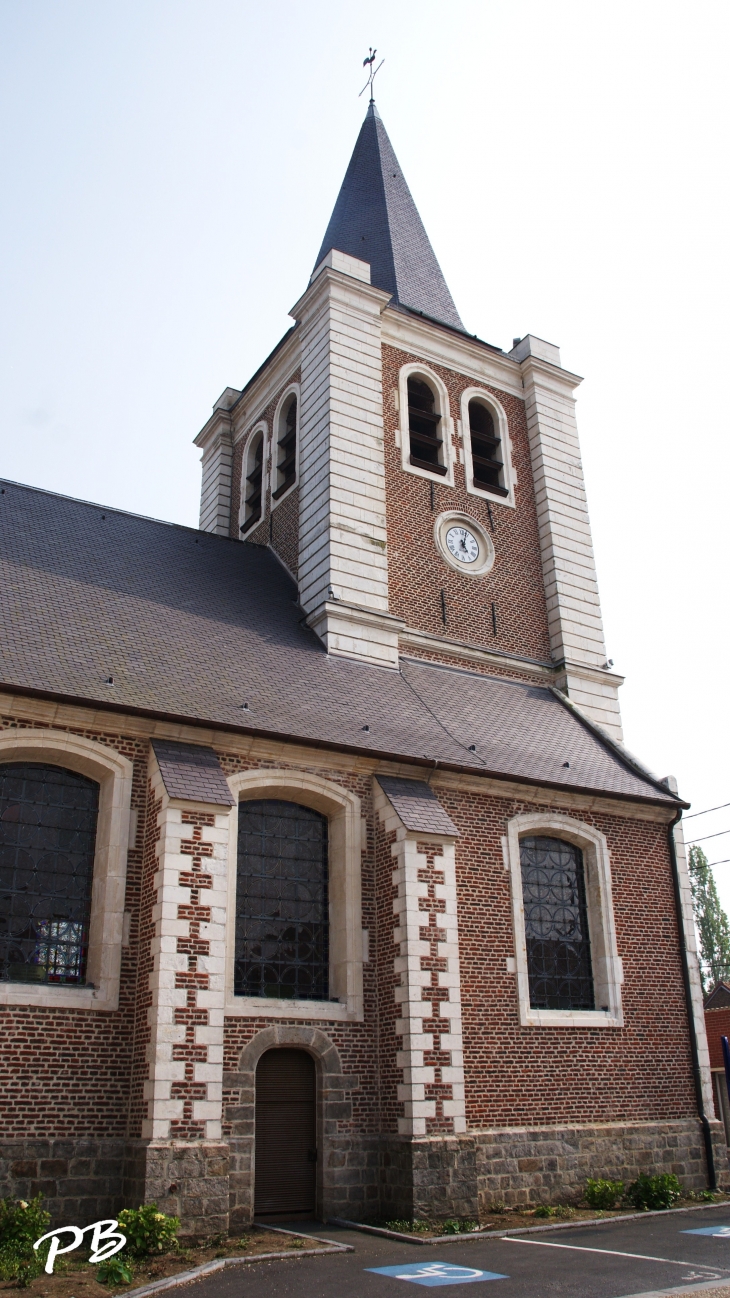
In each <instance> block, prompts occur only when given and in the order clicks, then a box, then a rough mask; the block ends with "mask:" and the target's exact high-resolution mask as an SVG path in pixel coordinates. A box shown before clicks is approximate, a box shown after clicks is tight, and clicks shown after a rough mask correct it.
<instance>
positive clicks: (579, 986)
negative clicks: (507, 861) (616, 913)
mask: <svg viewBox="0 0 730 1298" xmlns="http://www.w3.org/2000/svg"><path fill="white" fill-rule="evenodd" d="M520 862H521V866H522V894H523V901H524V907H525V938H526V942H527V970H528V977H529V983H530V1006H531V1007H532V1009H538V1010H592V1009H594V1008H595V1001H594V994H593V974H592V969H591V944H590V937H589V933H588V908H587V905H586V888H585V876H584V871H583V853H582V852H581V850H580V848H579V847H575V846H574V844H573V843H565V842H563V840H562V839H559V838H542V837H540V838H537V837H534V838H532V837H531V838H523V839H521V840H520Z"/></svg>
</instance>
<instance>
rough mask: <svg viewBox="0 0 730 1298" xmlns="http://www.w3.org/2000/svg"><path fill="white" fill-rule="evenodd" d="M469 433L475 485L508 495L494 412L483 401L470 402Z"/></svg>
mask: <svg viewBox="0 0 730 1298" xmlns="http://www.w3.org/2000/svg"><path fill="white" fill-rule="evenodd" d="M469 434H470V437H471V460H472V469H473V473H474V486H475V487H481V488H482V490H483V491H491V492H493V493H494V494H495V496H508V495H509V491H508V490H507V488H506V487H505V486H504V484H503V479H502V470H503V469H504V463H503V461H502V460H501V459H500V454H501V449H502V443H501V440H500V438H499V437H497V433H496V430H495V427H494V419H493V417H492V413H491V411H489V410H487V407H486V406H485V405H483V404H482V402H481V401H470V402H469Z"/></svg>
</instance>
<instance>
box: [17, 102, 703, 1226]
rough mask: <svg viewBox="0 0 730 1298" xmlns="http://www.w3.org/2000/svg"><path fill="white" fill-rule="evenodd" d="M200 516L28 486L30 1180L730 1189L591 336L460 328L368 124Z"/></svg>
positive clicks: (369, 1206)
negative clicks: (675, 1181)
mask: <svg viewBox="0 0 730 1298" xmlns="http://www.w3.org/2000/svg"><path fill="white" fill-rule="evenodd" d="M291 314H292V317H293V320H294V324H293V326H292V328H291V329H290V330H289V332H288V333H287V334H286V335H285V336H284V338H283V339H282V340H281V342H280V343H279V344H278V346H277V347H276V348H275V349H274V351H273V352H272V354H271V355H270V356H269V357H268V359H267V360H266V361H265V362H264V364H263V365H262V366H261V368H260V369H259V370H258V371H257V373H256V374H255V375H254V376H253V378H251V379H250V381H249V382H248V383H247V384H246V385H245V386H244V387H243V388H242V389H240V390H239V389H234V388H227V389H226V390H225V392H224V393H223V395H222V396H221V397H220V398H219V400H218V401H217V402H216V405H215V407H214V410H213V414H212V416H211V418H210V420H209V421H208V423H207V424H206V426H205V427H204V428H203V430H202V432H201V433H200V434H199V436H198V438H197V443H198V445H199V446H200V448H201V450H202V462H203V485H202V500H201V515H200V529H199V530H195V529H190V528H183V527H177V526H172V525H167V524H165V523H160V522H157V521H154V520H150V519H145V518H139V517H137V516H134V515H131V514H125V513H123V512H121V511H119V510H114V509H106V508H103V507H100V506H96V505H92V504H87V503H84V502H79V501H76V500H72V499H68V498H64V497H60V496H55V495H53V494H51V493H48V492H44V491H39V490H35V489H32V488H28V487H23V486H20V485H18V484H14V483H9V482H7V483H4V484H2V493H1V494H0V530H1V532H2V563H3V576H2V585H1V587H0V598H1V599H2V602H3V606H4V612H3V617H2V622H1V624H0V637H2V640H3V645H2V650H3V653H2V681H1V682H0V691H1V693H0V716H1V718H2V721H1V728H0V868H1V869H2V876H1V882H2V892H1V893H0V896H1V897H2V900H3V904H2V914H0V1030H1V1033H2V1041H3V1049H2V1052H0V1113H1V1114H2V1122H1V1124H0V1194H16V1195H21V1196H25V1197H27V1196H30V1195H32V1194H34V1193H36V1192H37V1191H38V1190H41V1191H43V1193H44V1194H45V1195H46V1198H47V1201H48V1204H49V1206H50V1208H51V1211H52V1212H53V1215H54V1219H55V1220H56V1221H57V1222H60V1221H64V1220H66V1221H68V1220H72V1221H74V1222H76V1221H77V1220H78V1221H79V1222H80V1219H81V1218H84V1219H85V1220H89V1221H90V1220H94V1219H96V1218H97V1217H99V1216H101V1215H103V1214H105V1213H113V1212H114V1211H115V1210H116V1209H118V1208H119V1207H121V1206H122V1205H123V1204H126V1205H130V1204H136V1203H138V1202H141V1201H143V1200H154V1201H155V1202H157V1204H158V1205H159V1207H160V1208H162V1209H163V1210H165V1211H166V1212H175V1213H178V1214H179V1215H180V1216H181V1217H182V1219H183V1224H184V1229H185V1230H187V1231H188V1232H193V1233H206V1234H211V1233H213V1232H215V1231H219V1230H225V1229H228V1228H229V1227H230V1228H231V1229H238V1228H240V1227H242V1226H244V1225H245V1224H246V1223H247V1222H249V1221H250V1220H251V1217H252V1214H253V1213H254V1212H256V1213H257V1214H260V1215H274V1216H276V1215H278V1216H279V1217H280V1219H283V1218H285V1217H286V1216H287V1215H290V1214H292V1213H295V1212H316V1213H317V1214H319V1215H320V1216H323V1217H333V1216H337V1217H344V1218H349V1219H361V1220H362V1219H365V1220H367V1219H368V1218H375V1217H378V1216H381V1217H383V1216H384V1217H395V1216H399V1217H403V1216H408V1217H410V1216H413V1215H416V1216H419V1215H421V1216H423V1215H434V1216H442V1217H443V1216H450V1215H455V1214H459V1215H469V1216H477V1214H478V1213H479V1211H480V1210H483V1209H485V1208H487V1207H488V1206H489V1204H490V1203H492V1202H494V1201H496V1200H502V1201H506V1202H508V1203H524V1202H535V1201H537V1200H545V1201H550V1200H551V1199H553V1200H563V1201H564V1200H565V1199H566V1198H569V1197H571V1196H572V1195H575V1194H577V1193H578V1192H579V1189H580V1187H581V1185H582V1183H583V1182H584V1180H585V1177H586V1176H590V1175H593V1176H603V1175H607V1176H612V1177H622V1178H623V1179H630V1178H632V1177H633V1176H634V1175H635V1174H636V1173H637V1172H638V1171H639V1170H647V1169H649V1170H652V1169H653V1170H657V1171H674V1172H676V1173H677V1174H678V1175H679V1176H680V1177H681V1179H682V1181H683V1183H684V1184H685V1186H687V1187H688V1188H700V1187H702V1186H704V1185H706V1184H708V1181H709V1183H713V1182H714V1180H715V1179H717V1180H725V1179H726V1169H727V1150H726V1146H725V1135H724V1128H723V1125H722V1123H721V1122H719V1121H718V1120H717V1118H716V1116H715V1110H714V1107H713V1096H712V1085H711V1078H710V1067H709V1056H708V1051H707V1040H706V1035H705V1029H704V1023H703V1012H702V999H701V990H700V984H699V977H698V970H697V957H696V951H695V944H694V929H693V923H692V915H691V899H690V891H689V884H688V878H687V872H686V864H685V858H684V851H683V847H682V839H681V829H680V825H679V817H680V815H681V811H682V809H683V807H684V806H686V804H685V803H683V802H682V801H681V799H680V798H679V796H678V794H677V792H676V789H675V787H674V785H673V782H672V781H671V780H659V779H657V778H656V777H654V776H653V775H652V774H651V773H650V772H648V771H647V770H646V769H645V768H644V767H643V766H642V765H641V763H640V762H639V761H638V760H637V759H636V758H634V757H632V756H631V755H630V754H629V753H628V752H627V750H625V749H624V748H623V746H622V743H621V738H622V736H621V723H620V714H619V706H618V687H619V685H620V683H621V681H620V678H619V677H617V676H616V675H615V674H613V672H612V671H611V666H610V664H609V663H607V660H606V650H605V645H604V642H603V632H602V626H601V614H600V606H599V599H598V590H597V584H596V575H595V569H594V562H593V555H592V548H591V538H590V528H589V520H588V513H587V507H586V499H585V491H584V486H583V477H582V469H581V461H580V453H579V448H578V441H577V433H576V425H575V417H574V392H575V389H576V387H577V385H578V383H579V379H578V378H577V377H576V376H575V375H574V374H572V373H570V371H568V370H566V369H565V368H563V366H562V364H561V358H560V353H559V351H558V348H557V347H555V346H553V345H552V344H550V343H547V342H544V341H543V340H541V339H538V338H535V337H533V336H530V335H527V336H526V337H524V338H523V339H520V340H516V341H515V343H514V346H513V347H512V349H511V350H510V351H508V352H504V351H502V350H500V349H499V348H497V347H494V346H491V345H489V344H487V343H484V342H482V341H481V340H480V339H478V338H476V337H475V336H473V335H470V334H469V333H468V332H466V331H465V329H464V327H463V325H462V322H461V320H460V317H459V315H458V313H457V311H456V307H455V305H454V303H453V300H452V298H451V295H450V293H449V290H448V287H447V285H446V283H445V281H444V278H443V275H442V273H441V270H440V268H439V266H438V263H437V261H436V258H435V256H434V253H433V251H432V248H431V245H430V243H429V241H428V238H427V236H426V233H425V230H424V228H423V226H422V224H421V221H420V218H419V216H418V212H417V210H416V208H415V206H414V203H413V200H412V198H411V195H410V192H409V190H408V188H407V185H406V183H405V180H404V178H403V175H402V172H401V170H400V167H399V165H398V162H397V159H396V157H395V154H394V153H393V150H392V147H391V145H390V142H389V140H388V136H387V134H386V133H385V129H384V127H383V124H382V121H381V120H380V118H379V116H378V114H377V110H376V109H375V106H374V105H373V104H372V103H371V106H370V109H369V111H368V114H367V117H366V119H365V122H364V123H363V127H362V130H361V132H360V136H359V138H358V141H357V144H356V147H355V151H354V153H353V157H352V160H351V162H350V165H349V168H348V171H347V174H346V176H345V180H344V182H343V186H342V190H341V192H340V196H339V198H338V200H337V204H336V206H335V209H334V212H333V215H332V219H331V221H330V225H329V227H328V230H327V233H326V235H325V239H324V241H323V244H322V248H321V251H320V254H319V256H318V257H317V260H316V264H315V268H314V272H313V274H312V277H311V279H310V282H309V284H308V286H307V288H306V291H305V292H304V293H303V295H302V296H301V297H300V299H299V301H298V302H297V303H296V305H295V306H294V307H293V308H292V312H291Z"/></svg>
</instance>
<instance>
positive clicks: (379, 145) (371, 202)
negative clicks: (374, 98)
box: [314, 103, 464, 330]
mask: <svg viewBox="0 0 730 1298" xmlns="http://www.w3.org/2000/svg"><path fill="white" fill-rule="evenodd" d="M332 248H336V249H337V250H338V251H339V252H346V253H348V254H349V256H351V257H359V258H360V260H361V261H367V262H369V263H370V282H371V283H372V284H373V285H374V286H375V288H381V289H383V290H384V291H385V292H386V293H392V295H393V301H394V303H396V304H398V305H401V306H405V307H411V308H412V309H413V310H415V311H421V312H423V313H424V314H425V315H428V316H432V317H433V318H434V319H436V320H442V321H444V323H446V324H449V325H452V326H453V327H454V328H456V329H461V330H463V328H464V326H463V324H462V323H461V319H460V317H459V313H458V311H457V309H456V307H455V306H454V299H453V298H452V296H451V294H450V292H449V290H448V287H447V284H446V280H445V279H444V276H443V272H442V270H441V267H440V266H439V264H438V262H437V260H436V255H435V253H434V250H433V248H432V247H431V242H430V240H429V237H428V235H427V234H426V231H425V229H424V227H423V222H422V221H421V218H420V216H419V215H418V209H417V207H416V204H415V203H414V201H413V198H412V197H411V191H410V190H409V188H408V185H407V184H406V180H405V176H404V175H403V172H402V171H401V169H400V164H399V162H398V159H397V158H396V156H395V153H394V152H393V146H392V144H391V142H390V140H389V139H388V134H387V131H386V129H385V127H384V126H383V123H382V120H381V118H380V114H379V113H378V110H377V108H376V107H375V104H373V103H371V104H370V107H369V108H368V111H367V116H366V118H365V121H364V122H363V124H362V126H361V128H360V134H359V135H358V137H357V143H356V144H355V148H354V150H353V154H352V157H351V159H350V165H349V166H348V168H347V171H346V172H345V179H344V180H343V182H342V188H341V189H340V192H339V195H338V198H337V202H336V203H335V206H334V210H333V212H332V216H331V217H330V223H329V225H328V226H327V233H326V234H325V236H324V239H323V241H322V247H321V248H320V250H319V255H318V257H317V260H316V262H315V264H314V269H315V270H316V268H317V266H319V264H320V262H321V261H322V260H323V258H324V257H326V256H327V253H328V252H330V250H331V249H332Z"/></svg>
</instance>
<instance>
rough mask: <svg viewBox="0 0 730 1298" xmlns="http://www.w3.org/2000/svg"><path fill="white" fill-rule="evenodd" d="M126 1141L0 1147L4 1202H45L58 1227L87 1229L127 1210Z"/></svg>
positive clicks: (0, 1188) (6, 1143)
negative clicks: (37, 1199) (124, 1181)
mask: <svg viewBox="0 0 730 1298" xmlns="http://www.w3.org/2000/svg"><path fill="white" fill-rule="evenodd" d="M124 1153H125V1141H123V1140H11V1141H3V1142H2V1143H0V1198H14V1199H32V1198H33V1197H34V1196H35V1195H36V1194H42V1195H43V1196H44V1207H45V1208H46V1210H47V1211H48V1212H50V1214H51V1221H52V1223H53V1225H54V1226H67V1225H73V1226H85V1225H87V1224H88V1223H90V1222H93V1221H99V1220H100V1218H102V1217H113V1216H115V1214H116V1213H117V1212H118V1211H119V1209H120V1208H121V1207H122V1206H123V1199H122V1168H123V1165H124Z"/></svg>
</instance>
